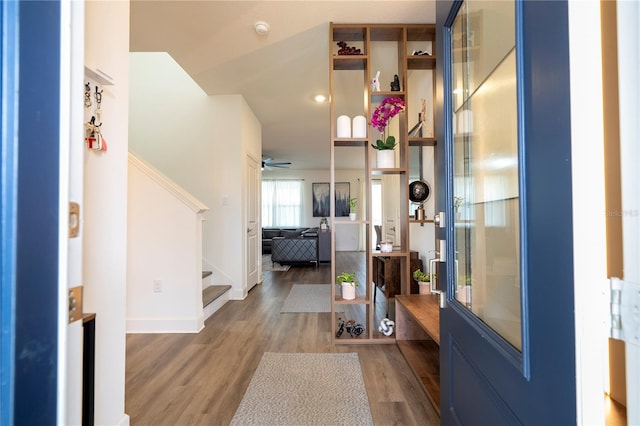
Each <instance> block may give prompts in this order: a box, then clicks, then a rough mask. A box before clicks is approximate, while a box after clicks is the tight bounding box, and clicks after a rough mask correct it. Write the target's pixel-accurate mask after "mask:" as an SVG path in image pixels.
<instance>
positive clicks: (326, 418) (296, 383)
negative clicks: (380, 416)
mask: <svg viewBox="0 0 640 426" xmlns="http://www.w3.org/2000/svg"><path fill="white" fill-rule="evenodd" d="M231 424H232V425H345V426H346V425H348V426H353V425H373V419H372V417H371V408H370V407H369V400H368V398H367V391H366V389H365V386H364V380H363V378H362V370H361V368H360V359H359V358H358V354H357V353H345V354H335V353H327V354H317V353H310V354H299V353H273V352H266V353H265V354H264V355H263V357H262V360H261V361H260V364H259V365H258V368H257V370H256V372H255V373H254V375H253V378H252V379H251V382H250V383H249V388H248V389H247V391H246V393H245V394H244V397H243V399H242V401H241V402H240V406H239V407H238V410H237V411H236V414H235V416H234V417H233V420H232V421H231Z"/></svg>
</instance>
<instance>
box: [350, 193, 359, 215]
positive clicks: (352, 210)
mask: <svg viewBox="0 0 640 426" xmlns="http://www.w3.org/2000/svg"><path fill="white" fill-rule="evenodd" d="M357 205H358V199H357V198H349V219H350V220H356V206H357Z"/></svg>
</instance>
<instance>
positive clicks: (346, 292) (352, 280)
mask: <svg viewBox="0 0 640 426" xmlns="http://www.w3.org/2000/svg"><path fill="white" fill-rule="evenodd" d="M336 282H337V283H338V284H339V285H340V286H341V287H342V298H343V299H345V300H353V299H355V298H356V287H357V286H358V281H356V273H355V272H343V273H341V274H340V275H338V276H337V277H336Z"/></svg>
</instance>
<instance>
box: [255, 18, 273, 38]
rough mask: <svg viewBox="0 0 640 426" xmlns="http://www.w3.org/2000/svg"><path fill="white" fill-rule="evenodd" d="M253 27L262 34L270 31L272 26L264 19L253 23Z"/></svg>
mask: <svg viewBox="0 0 640 426" xmlns="http://www.w3.org/2000/svg"><path fill="white" fill-rule="evenodd" d="M253 27H254V28H255V29H256V32H257V33H258V34H260V35H265V34H267V33H268V32H269V29H270V28H271V27H269V24H267V23H266V22H264V21H258V22H256V23H255V24H253Z"/></svg>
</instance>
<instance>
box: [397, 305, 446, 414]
mask: <svg viewBox="0 0 640 426" xmlns="http://www.w3.org/2000/svg"><path fill="white" fill-rule="evenodd" d="M396 344H397V345H398V348H399V349H400V352H402V355H403V356H404V358H405V359H406V361H407V364H409V367H411V370H413V374H415V376H416V378H417V379H418V381H419V382H420V384H421V385H422V389H423V390H424V392H425V393H426V394H427V397H428V398H429V400H430V401H431V404H433V406H434V408H435V409H436V411H437V412H438V414H440V346H439V345H440V307H439V305H438V295H435V294H434V295H432V294H424V295H423V294H409V295H397V296H396Z"/></svg>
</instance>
